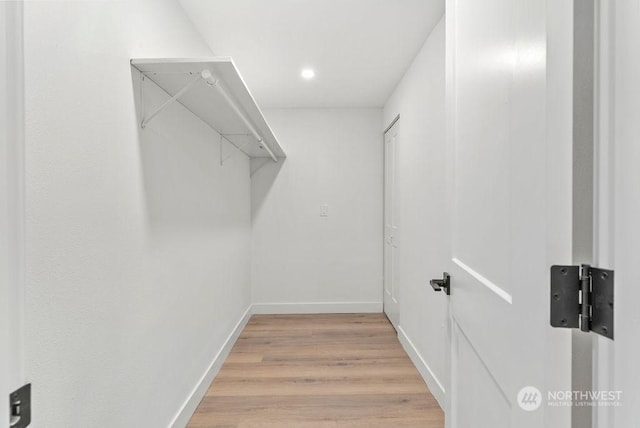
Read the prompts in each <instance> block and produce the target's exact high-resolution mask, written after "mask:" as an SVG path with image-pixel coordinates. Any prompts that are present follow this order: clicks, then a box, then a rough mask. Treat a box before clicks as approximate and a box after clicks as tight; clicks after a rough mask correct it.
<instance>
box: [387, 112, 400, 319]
mask: <svg viewBox="0 0 640 428" xmlns="http://www.w3.org/2000/svg"><path fill="white" fill-rule="evenodd" d="M399 119H400V117H399V116H397V117H396V118H395V119H394V120H393V122H392V123H391V125H389V127H388V128H387V130H386V131H385V132H384V280H383V282H384V290H383V305H384V313H385V314H386V316H387V318H389V321H391V324H393V327H394V328H395V329H396V330H398V327H399V325H400V298H399V294H400V293H399V290H398V288H399V287H398V286H399V283H398V261H399V257H398V209H397V207H398V191H397V169H398V165H397V159H398V144H399V135H400V134H399V131H400V123H399V122H400V121H399Z"/></svg>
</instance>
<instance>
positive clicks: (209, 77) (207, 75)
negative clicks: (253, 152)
mask: <svg viewBox="0 0 640 428" xmlns="http://www.w3.org/2000/svg"><path fill="white" fill-rule="evenodd" d="M200 76H201V77H202V78H203V79H204V81H205V82H206V84H207V85H208V86H210V87H212V88H215V89H216V90H217V91H218V93H219V94H220V95H222V98H224V100H225V101H226V102H227V104H228V105H229V107H231V109H232V110H233V111H234V112H235V113H236V115H237V116H238V117H239V118H240V120H242V122H243V123H244V125H245V126H246V127H247V129H248V130H249V132H251V134H252V135H253V137H254V138H255V139H256V143H257V144H258V147H260V148H261V149H263V150H265V151H266V152H267V154H269V156H270V157H271V159H272V160H273V161H274V162H278V158H277V157H276V155H275V154H274V153H273V151H272V150H271V148H270V147H269V145H268V144H267V142H266V141H264V140H263V138H262V136H261V135H260V134H258V131H256V129H255V128H254V127H253V125H252V124H251V121H250V120H249V119H248V118H247V116H246V115H245V114H244V113H243V112H242V110H241V109H240V108H239V107H238V105H237V104H236V102H235V101H234V100H233V98H232V97H231V96H230V95H229V93H227V91H226V89H225V88H224V87H223V86H222V85H221V84H220V81H219V80H218V79H217V78H216V77H215V76H213V74H211V72H210V71H209V70H207V69H205V70H202V72H201V73H200Z"/></svg>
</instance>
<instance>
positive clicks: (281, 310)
mask: <svg viewBox="0 0 640 428" xmlns="http://www.w3.org/2000/svg"><path fill="white" fill-rule="evenodd" d="M379 312H382V302H305V303H254V304H253V313H254V314H360V313H379Z"/></svg>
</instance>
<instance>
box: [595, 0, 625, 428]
mask: <svg viewBox="0 0 640 428" xmlns="http://www.w3.org/2000/svg"><path fill="white" fill-rule="evenodd" d="M594 14H595V19H594V21H595V22H594V25H595V37H594V39H595V40H594V44H595V46H594V50H595V53H594V55H595V56H594V58H595V64H594V65H595V67H594V83H595V88H594V128H595V129H594V140H595V141H594V143H595V144H594V146H595V153H594V159H595V160H594V219H593V220H594V221H593V224H594V234H593V240H594V246H593V262H594V264H595V265H596V266H602V267H607V268H609V267H613V262H614V260H613V236H614V230H613V227H612V226H613V216H614V212H613V202H614V198H613V197H614V187H613V186H614V184H615V179H614V176H613V171H614V169H613V167H614V165H613V162H614V153H613V145H614V141H613V140H614V124H615V117H614V108H613V106H614V104H615V99H614V94H615V92H614V87H613V84H614V61H615V57H614V51H615V46H614V43H620V41H616V40H615V38H614V32H615V22H614V20H615V4H614V2H611V1H607V0H604V1H603V0H595V10H594ZM592 346H593V347H592V351H593V352H592V359H593V367H592V370H593V372H592V389H593V390H606V391H608V390H612V389H613V388H612V387H613V371H612V368H613V360H614V353H613V343H612V342H611V341H610V340H608V339H606V338H603V337H601V336H597V335H596V336H595V337H594V340H593V345H592ZM614 411H615V408H613V407H598V406H594V407H593V424H592V426H593V427H594V428H609V427H613V426H614V425H613V424H614V420H613V412H614Z"/></svg>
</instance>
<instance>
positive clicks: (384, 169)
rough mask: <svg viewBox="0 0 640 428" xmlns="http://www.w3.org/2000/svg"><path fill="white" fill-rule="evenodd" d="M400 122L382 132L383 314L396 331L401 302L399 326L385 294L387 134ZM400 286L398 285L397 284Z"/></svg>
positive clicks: (398, 118)
mask: <svg viewBox="0 0 640 428" xmlns="http://www.w3.org/2000/svg"><path fill="white" fill-rule="evenodd" d="M399 121H400V114H397V115H396V117H395V118H393V120H392V121H391V122H390V123H389V125H388V126H387V127H386V128H385V129H384V131H383V132H382V313H384V314H385V316H387V318H388V319H389V322H391V324H392V325H393V328H395V329H396V330H397V329H398V328H399V327H400V312H399V306H400V301H399V300H398V319H397V320H396V323H397V325H395V324H394V321H393V320H392V319H391V318H389V316H388V315H387V312H386V308H385V292H386V290H385V289H386V278H387V255H386V240H387V231H386V227H387V218H386V212H387V206H386V204H387V141H386V140H387V132H389V131H390V130H391V128H393V127H394V126H395V125H396V124H397V123H398V122H399ZM395 168H396V171H395V172H396V173H397V165H395ZM396 286H398V284H396Z"/></svg>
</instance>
